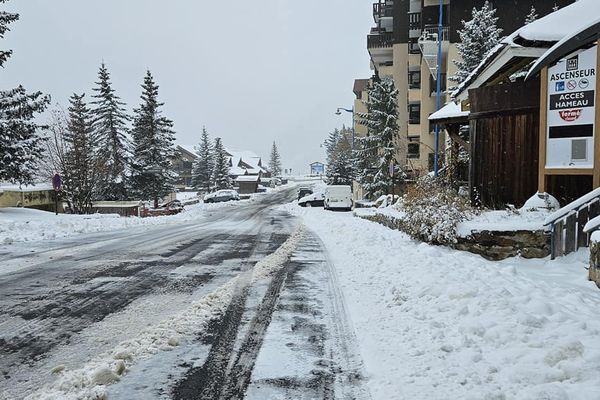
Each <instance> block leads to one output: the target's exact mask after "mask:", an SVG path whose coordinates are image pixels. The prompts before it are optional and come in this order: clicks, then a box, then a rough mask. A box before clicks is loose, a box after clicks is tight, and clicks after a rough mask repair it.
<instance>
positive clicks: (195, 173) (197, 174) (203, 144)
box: [192, 127, 214, 193]
mask: <svg viewBox="0 0 600 400" xmlns="http://www.w3.org/2000/svg"><path fill="white" fill-rule="evenodd" d="M196 154H197V155H198V159H197V160H196V161H195V162H194V166H193V168H192V185H193V186H194V188H196V190H202V191H204V192H206V193H208V192H210V189H211V187H212V185H211V183H212V172H213V164H214V163H213V148H212V145H211V143H210V138H209V137H208V131H207V130H206V128H205V127H202V137H201V139H200V144H199V145H198V146H197V147H196Z"/></svg>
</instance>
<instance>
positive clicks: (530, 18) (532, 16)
mask: <svg viewBox="0 0 600 400" xmlns="http://www.w3.org/2000/svg"><path fill="white" fill-rule="evenodd" d="M538 17H539V15H538V14H537V11H536V9H535V7H534V6H531V11H529V14H527V16H526V17H525V25H529V24H530V23H532V22H533V21H535V20H536V19H538Z"/></svg>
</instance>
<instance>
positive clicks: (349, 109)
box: [335, 107, 354, 152]
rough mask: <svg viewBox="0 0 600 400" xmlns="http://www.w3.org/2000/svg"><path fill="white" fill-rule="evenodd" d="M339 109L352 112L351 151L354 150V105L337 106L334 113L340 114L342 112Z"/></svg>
mask: <svg viewBox="0 0 600 400" xmlns="http://www.w3.org/2000/svg"><path fill="white" fill-rule="evenodd" d="M340 110H342V111H346V112H349V113H352V152H354V107H352V108H343V107H338V109H337V111H336V112H335V115H342V112H341V111H340Z"/></svg>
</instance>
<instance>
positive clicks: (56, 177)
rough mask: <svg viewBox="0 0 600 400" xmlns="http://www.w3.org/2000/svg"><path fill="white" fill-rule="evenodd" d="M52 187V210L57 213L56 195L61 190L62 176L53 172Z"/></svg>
mask: <svg viewBox="0 0 600 400" xmlns="http://www.w3.org/2000/svg"><path fill="white" fill-rule="evenodd" d="M52 187H53V188H54V211H55V212H56V215H58V196H59V194H60V192H61V190H62V178H61V177H60V175H59V174H54V177H52Z"/></svg>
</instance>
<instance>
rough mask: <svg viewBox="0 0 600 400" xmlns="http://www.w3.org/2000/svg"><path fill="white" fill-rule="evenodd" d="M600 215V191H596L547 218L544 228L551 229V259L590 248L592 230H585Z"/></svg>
mask: <svg viewBox="0 0 600 400" xmlns="http://www.w3.org/2000/svg"><path fill="white" fill-rule="evenodd" d="M599 215H600V190H598V189H596V190H594V191H592V192H590V193H588V194H586V195H585V196H583V197H581V198H579V199H577V200H575V201H573V202H572V203H570V204H568V205H566V206H565V207H563V208H561V209H560V210H558V211H556V212H554V213H553V214H551V215H550V216H549V217H548V218H546V221H544V226H549V227H550V258H551V259H552V260H554V259H555V258H556V257H561V256H566V255H567V254H570V253H573V252H575V251H577V250H578V249H580V248H582V247H589V245H590V236H591V233H592V230H591V229H584V228H585V227H586V224H587V223H588V222H589V221H590V220H592V219H594V218H596V217H597V216H599Z"/></svg>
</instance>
